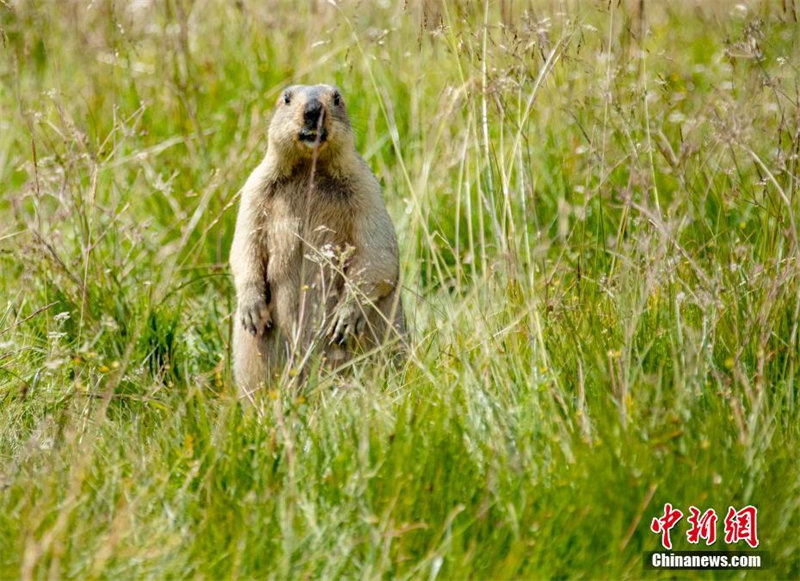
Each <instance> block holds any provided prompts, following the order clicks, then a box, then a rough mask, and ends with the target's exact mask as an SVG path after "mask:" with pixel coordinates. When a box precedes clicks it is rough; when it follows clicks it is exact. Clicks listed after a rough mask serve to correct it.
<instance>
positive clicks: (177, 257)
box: [0, 0, 800, 580]
mask: <svg viewBox="0 0 800 581" xmlns="http://www.w3.org/2000/svg"><path fill="white" fill-rule="evenodd" d="M629 4H630V6H634V5H635V7H638V6H639V5H640V3H639V2H616V1H612V2H605V1H603V2H556V1H555V0H553V1H544V0H542V1H536V2H532V3H531V4H530V5H528V4H527V3H524V2H511V1H505V2H491V3H489V5H488V7H487V6H486V5H484V4H482V3H480V2H474V3H473V2H469V3H467V2H463V3H462V2H456V1H453V0H448V1H446V2H444V3H442V4H437V3H434V2H430V3H424V4H423V3H419V2H408V3H403V2H387V3H385V5H384V4H381V3H367V2H364V3H360V6H358V5H356V3H345V2H342V3H341V6H339V7H335V6H333V5H332V3H326V2H317V3H306V2H297V3H296V2H288V1H287V2H279V1H274V2H266V3H262V2H255V1H252V2H251V1H245V2H236V3H234V2H225V1H223V0H204V1H201V2H196V3H194V4H193V3H191V2H186V1H183V0H155V1H152V2H149V1H144V2H137V3H127V2H111V1H108V2H106V1H101V2H78V1H76V0H69V1H67V0H65V1H61V2H44V1H41V2H35V1H22V2H11V3H9V2H0V40H2V44H1V45H0V53H1V54H2V56H1V57H0V192H1V193H2V196H0V292H1V293H2V295H1V296H2V299H3V300H2V301H0V460H1V461H0V578H2V579H14V578H21V579H59V578H65V579H67V578H74V579H121V578H154V579H161V578H169V579H173V578H192V579H194V578H197V579H248V578H249V579H266V578H275V579H324V578H346V579H377V578H387V579H425V580H433V579H461V578H475V579H478V578H481V579H566V578H582V579H589V578H603V579H615V578H640V577H662V578H674V577H675V575H674V574H666V573H661V574H659V573H654V572H648V571H645V570H643V568H642V555H643V552H644V551H648V550H655V549H656V548H658V538H657V536H656V535H654V534H653V533H651V532H650V531H649V523H650V520H651V519H652V518H653V517H654V516H657V515H659V514H660V513H661V512H662V511H663V505H664V503H665V502H670V503H672V504H673V505H674V506H676V507H678V508H680V509H681V510H683V511H684V512H685V513H688V507H689V505H691V504H694V505H696V506H698V507H700V508H702V509H705V508H715V509H716V510H717V512H718V513H719V514H720V524H719V529H718V534H719V535H720V537H721V536H722V534H723V533H722V523H721V521H722V519H723V518H724V514H725V512H726V510H727V507H728V506H729V505H733V506H736V507H743V506H745V505H746V504H753V505H755V506H757V507H758V510H759V513H758V517H759V520H758V528H759V538H760V541H761V546H760V547H759V548H760V549H764V550H767V551H769V552H770V555H771V559H772V566H771V568H770V569H768V570H764V571H750V572H747V573H742V572H740V573H727V574H721V573H718V574H717V575H716V576H719V577H729V578H730V577H737V578H738V577H749V578H787V579H788V578H798V577H800V536H799V535H798V531H800V413H798V411H799V410H798V405H799V404H800V402H798V385H797V381H798V364H800V357H799V355H800V349H799V348H798V347H799V345H798V341H799V340H800V339H798V324H799V323H800V263H798V258H800V246H798V229H797V224H798V220H800V216H799V215H798V210H800V201H799V200H798V197H799V194H798V189H799V188H798V180H799V179H800V160H799V159H798V153H799V152H800V132H798V124H799V123H800V97H799V96H798V88H797V87H798V83H799V82H800V74H798V73H799V71H798V65H797V63H800V29H799V28H798V26H797V24H796V23H795V22H794V20H793V14H794V13H793V11H792V8H791V6H792V5H793V2H792V0H789V1H788V2H767V1H764V2H756V1H753V2H743V3H741V5H739V3H734V2H699V1H698V2H689V1H679V2H670V3H666V2H665V3H660V2H654V1H647V2H643V3H642V4H644V6H645V12H644V13H643V14H642V13H641V12H639V10H638V8H630V7H629V6H628V5H629ZM794 5H795V9H800V7H797V6H796V2H794ZM291 82H307V83H312V82H334V83H337V84H339V85H340V86H341V88H342V91H343V94H344V96H345V99H346V100H347V102H348V107H349V109H350V111H351V114H352V117H353V123H354V127H355V129H356V132H357V144H358V147H359V150H360V151H362V152H363V153H364V156H365V158H366V159H367V162H368V164H369V165H370V166H371V167H372V168H373V170H374V171H375V173H376V175H377V176H378V177H379V179H380V181H381V182H382V184H383V185H384V188H385V199H386V203H387V205H388V207H389V211H390V213H391V214H392V217H393V219H394V221H395V224H396V225H397V229H398V235H399V239H400V246H401V253H402V256H401V261H402V271H403V281H404V285H405V287H406V291H405V292H404V296H403V299H404V302H405V305H406V308H407V311H408V313H409V317H410V322H411V328H412V330H413V335H412V339H411V344H410V348H409V357H408V361H407V363H405V364H403V365H400V366H397V367H394V366H392V365H391V364H389V363H388V362H387V361H386V358H385V357H383V356H381V355H380V354H378V355H376V356H375V357H373V358H372V359H371V360H369V361H361V362H358V363H357V364H356V365H355V366H354V367H353V369H352V370H351V371H350V373H348V374H346V375H344V376H338V377H330V376H326V375H323V376H319V375H313V376H312V377H311V378H310V379H309V381H308V382H307V383H305V384H303V385H296V384H292V385H288V386H287V385H284V386H275V387H276V389H275V390H273V391H271V392H270V393H269V394H268V395H266V396H265V397H264V399H263V400H262V402H261V404H262V405H261V406H260V409H253V408H250V409H243V408H242V407H241V406H240V405H239V404H238V403H237V401H236V396H235V389H234V387H233V386H232V383H231V376H230V335H231V326H232V324H233V322H232V319H231V312H232V310H233V308H234V298H233V287H232V283H231V279H230V276H229V273H228V269H227V265H226V261H227V252H228V248H229V246H230V242H231V237H232V232H233V226H234V220H235V208H236V203H237V198H236V192H237V190H238V188H239V187H240V186H241V185H242V184H243V182H244V180H245V178H246V176H247V174H248V173H249V171H251V169H252V168H253V167H254V166H255V164H256V163H257V162H258V160H259V159H260V157H261V156H262V155H263V153H264V150H265V147H266V131H267V125H268V121H269V115H270V108H271V105H272V103H273V102H274V100H275V98H276V97H277V95H278V92H279V91H280V90H281V88H282V87H284V86H285V85H287V84H289V83H291ZM686 528H687V527H686V521H685V519H684V521H682V522H681V523H680V524H679V525H678V527H677V528H676V529H675V530H674V531H673V540H674V543H675V546H676V548H678V549H687V548H689V545H688V543H687V542H686V539H685V531H686ZM715 548H717V549H722V548H725V545H724V543H723V542H722V541H721V540H720V541H718V544H717V545H716V546H715ZM740 548H741V547H740ZM680 576H681V577H683V576H686V577H692V578H710V577H712V576H713V575H712V574H711V573H709V572H699V571H697V572H685V573H682V574H681V575H680Z"/></svg>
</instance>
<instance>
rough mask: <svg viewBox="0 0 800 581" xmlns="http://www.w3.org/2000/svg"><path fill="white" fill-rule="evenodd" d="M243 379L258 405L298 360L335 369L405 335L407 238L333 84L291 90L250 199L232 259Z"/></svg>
mask: <svg viewBox="0 0 800 581" xmlns="http://www.w3.org/2000/svg"><path fill="white" fill-rule="evenodd" d="M230 264H231V270H232V272H233V277H234V284H235V286H236V299H237V316H236V321H235V323H234V333H233V371H234V377H235V379H236V382H237V383H238V385H239V387H240V389H241V391H242V394H243V395H244V396H246V397H248V398H249V397H252V393H253V391H254V390H256V389H257V388H258V387H259V386H262V385H264V384H265V383H267V382H270V381H272V380H273V378H274V377H275V374H276V372H277V371H279V370H280V368H281V366H282V365H283V364H284V363H285V362H286V361H287V358H288V359H289V360H290V362H291V363H292V365H293V366H298V367H300V366H302V365H303V363H304V362H305V361H307V360H308V357H309V355H310V354H311V353H312V352H314V351H316V352H320V353H321V355H322V356H324V358H326V359H327V360H328V361H332V362H334V363H342V362H344V361H346V360H347V359H348V358H349V357H350V356H351V355H352V353H353V350H354V349H357V348H365V347H366V348H369V347H372V346H375V345H378V344H380V343H382V342H385V341H387V340H390V339H396V338H397V337H398V336H401V335H402V334H403V333H404V332H405V317H404V315H403V309H402V304H401V303H400V296H399V292H398V271H399V264H398V250H397V238H396V235H395V231H394V226H393V225H392V222H391V219H390V218H389V215H388V213H387V212H386V207H385V205H384V203H383V198H382V196H381V189H380V185H379V184H378V182H377V180H376V179H375V176H373V174H372V172H371V171H370V170H369V168H368V167H367V165H366V163H365V162H364V160H363V159H361V157H360V156H359V155H358V153H357V152H356V150H355V147H354V144H353V132H352V129H351V126H350V120H349V118H348V116H347V110H346V108H345V103H344V99H343V98H342V95H341V93H340V92H339V90H338V89H337V88H336V87H332V86H330V85H314V86H301V85H296V86H292V87H289V88H288V89H286V90H285V91H284V92H283V93H282V94H281V96H280V97H279V98H278V100H277V103H276V105H275V113H274V115H273V117H272V121H271V123H270V127H269V140H268V147H267V154H266V156H265V157H264V159H263V161H262V162H261V164H259V166H258V167H257V168H256V169H255V170H254V171H253V173H252V174H251V175H250V177H249V178H248V180H247V182H246V183H245V185H244V188H243V189H242V194H241V202H240V207H239V215H238V218H237V222H236V232H235V234H234V239H233V245H232V247H231V254H230Z"/></svg>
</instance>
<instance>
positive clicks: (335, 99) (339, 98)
mask: <svg viewBox="0 0 800 581" xmlns="http://www.w3.org/2000/svg"><path fill="white" fill-rule="evenodd" d="M333 104H334V105H336V106H337V107H338V106H339V105H341V104H342V96H341V95H340V94H339V93H334V94H333Z"/></svg>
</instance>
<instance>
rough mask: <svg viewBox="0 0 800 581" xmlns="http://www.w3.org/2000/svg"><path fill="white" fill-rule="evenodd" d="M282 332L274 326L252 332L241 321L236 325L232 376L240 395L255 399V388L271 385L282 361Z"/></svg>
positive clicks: (257, 389) (234, 329)
mask: <svg viewBox="0 0 800 581" xmlns="http://www.w3.org/2000/svg"><path fill="white" fill-rule="evenodd" d="M281 343H282V342H281V340H280V332H279V331H278V330H277V329H275V328H273V329H270V330H268V331H265V332H264V333H263V334H262V335H256V336H253V335H251V334H250V333H249V332H248V331H247V330H246V329H245V328H244V327H243V326H242V325H240V324H238V321H237V323H235V324H234V327H233V379H234V381H235V382H236V385H237V386H238V387H239V397H240V398H241V399H246V400H248V401H252V400H253V398H254V397H255V394H256V392H258V391H259V390H260V389H262V388H264V387H265V386H268V385H269V384H270V383H271V382H272V381H274V379H273V375H274V374H275V372H276V371H277V370H278V369H279V367H280V364H281V362H282V360H283V359H282V355H283V354H282V353H281Z"/></svg>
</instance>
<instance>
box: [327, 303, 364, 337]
mask: <svg viewBox="0 0 800 581" xmlns="http://www.w3.org/2000/svg"><path fill="white" fill-rule="evenodd" d="M364 323H366V319H365V318H364V313H362V312H361V307H359V305H357V304H354V303H349V304H346V305H342V306H341V307H339V308H338V309H337V310H336V313H335V314H334V316H333V322H332V323H331V326H330V328H329V330H328V334H329V335H330V336H331V342H332V343H335V344H336V345H342V344H343V343H344V342H345V341H346V340H347V336H348V335H351V336H353V337H358V336H359V335H360V334H361V332H362V331H363V330H364Z"/></svg>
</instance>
